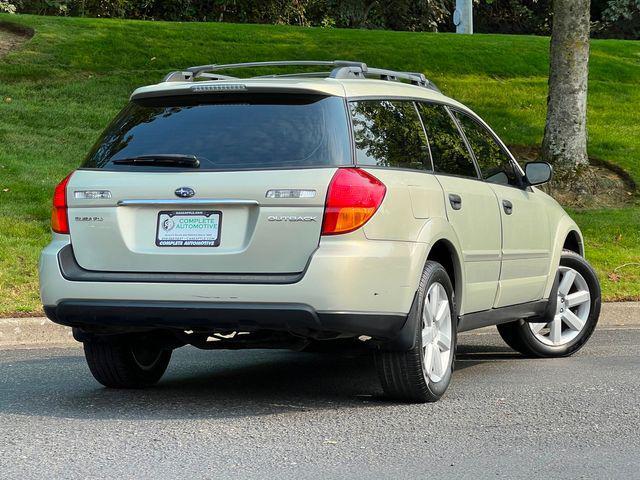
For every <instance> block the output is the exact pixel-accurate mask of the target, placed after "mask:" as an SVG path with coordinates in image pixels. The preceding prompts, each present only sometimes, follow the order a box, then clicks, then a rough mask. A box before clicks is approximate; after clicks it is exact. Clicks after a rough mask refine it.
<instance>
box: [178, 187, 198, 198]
mask: <svg viewBox="0 0 640 480" xmlns="http://www.w3.org/2000/svg"><path fill="white" fill-rule="evenodd" d="M174 193H175V194H176V197H180V198H189V197H193V196H194V195H195V194H196V191H195V190H194V189H193V188H191V187H180V188H177V189H176V191H175V192H174Z"/></svg>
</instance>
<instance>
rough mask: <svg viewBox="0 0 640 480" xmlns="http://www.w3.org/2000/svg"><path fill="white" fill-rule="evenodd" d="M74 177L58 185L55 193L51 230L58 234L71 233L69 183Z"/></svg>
mask: <svg viewBox="0 0 640 480" xmlns="http://www.w3.org/2000/svg"><path fill="white" fill-rule="evenodd" d="M71 175H73V172H71V173H70V174H69V175H67V176H66V177H64V179H63V180H62V181H61V182H60V183H59V184H58V185H56V189H55V190H54V192H53V208H52V209H51V230H53V231H54V232H56V233H66V234H68V233H69V218H68V217H67V183H69V179H70V178H71Z"/></svg>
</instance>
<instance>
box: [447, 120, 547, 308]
mask: <svg viewBox="0 0 640 480" xmlns="http://www.w3.org/2000/svg"><path fill="white" fill-rule="evenodd" d="M455 115H456V117H457V118H458V120H459V121H460V124H461V125H462V127H463V129H464V132H465V136H466V138H467V140H468V142H469V145H470V146H471V149H472V150H473V153H474V156H475V158H476V160H477V163H478V166H479V168H480V170H481V174H482V177H483V179H484V180H485V181H486V182H488V183H489V184H490V186H491V188H492V189H493V191H494V192H495V194H496V197H497V201H498V206H499V208H500V214H501V221H502V266H501V272H500V288H499V293H498V295H497V297H496V303H495V306H496V307H504V306H507V305H517V304H519V303H525V302H531V301H535V300H539V299H541V298H542V296H543V294H544V289H545V286H546V284H547V278H548V274H549V262H550V261H551V257H550V252H551V243H550V235H549V221H548V218H547V211H546V209H545V208H544V206H542V205H540V204H539V203H538V202H537V199H536V193H535V192H534V191H533V190H531V189H530V188H524V187H523V185H522V174H521V173H520V172H519V171H518V168H517V167H516V165H515V164H514V161H513V159H512V158H511V155H510V154H509V153H508V152H507V151H506V149H505V148H504V147H503V146H502V145H501V144H500V142H498V141H497V140H496V137H495V136H494V135H493V134H492V133H491V132H490V131H489V130H488V129H487V128H486V127H485V126H484V125H482V123H481V122H479V121H477V120H476V119H474V118H472V117H471V116H469V115H467V114H465V113H463V112H456V113H455Z"/></svg>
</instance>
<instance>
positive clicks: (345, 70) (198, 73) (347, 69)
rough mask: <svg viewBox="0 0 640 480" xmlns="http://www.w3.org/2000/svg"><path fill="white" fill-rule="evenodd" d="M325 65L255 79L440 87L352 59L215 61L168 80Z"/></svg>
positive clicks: (416, 75)
mask: <svg viewBox="0 0 640 480" xmlns="http://www.w3.org/2000/svg"><path fill="white" fill-rule="evenodd" d="M313 66H324V67H332V69H331V71H330V72H328V74H327V73H326V72H310V73H304V72H298V73H285V74H270V75H259V76H257V77H251V78H275V77H317V78H378V79H380V80H388V81H393V82H400V81H402V80H407V81H409V83H411V84H412V85H418V86H420V87H425V88H429V89H431V90H435V91H437V92H439V91H440V89H439V88H438V87H437V86H436V85H435V84H434V83H433V82H432V81H430V80H428V79H427V78H426V77H425V76H424V74H422V73H417V72H396V71H394V70H387V69H384V68H369V67H368V66H367V64H366V63H363V62H354V61H348V60H282V61H273V62H247V63H228V64H220V65H216V64H212V65H199V66H196V67H189V68H187V69H185V70H181V71H176V72H171V73H169V74H168V75H167V76H166V77H165V78H164V80H163V81H164V82H190V81H191V82H192V81H195V80H196V79H198V78H206V79H208V80H235V79H237V78H238V77H232V76H229V75H222V74H219V73H213V72H218V71H220V70H232V69H239V68H257V67H313Z"/></svg>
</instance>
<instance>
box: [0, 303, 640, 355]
mask: <svg viewBox="0 0 640 480" xmlns="http://www.w3.org/2000/svg"><path fill="white" fill-rule="evenodd" d="M598 326H600V327H640V302H619V303H603V304H602V311H601V313H600V320H599V322H598ZM493 331H495V330H493V327H487V328H483V329H479V330H474V331H472V332H468V333H466V334H465V335H467V334H474V333H486V332H493ZM72 345H77V342H76V341H75V340H74V339H73V336H72V334H71V329H70V328H69V327H63V326H62V325H57V324H55V323H53V322H51V321H50V320H48V319H47V318H45V317H35V318H33V317H31V318H29V317H27V318H0V348H11V347H21V346H26V347H36V346H42V347H48V346H72Z"/></svg>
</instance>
